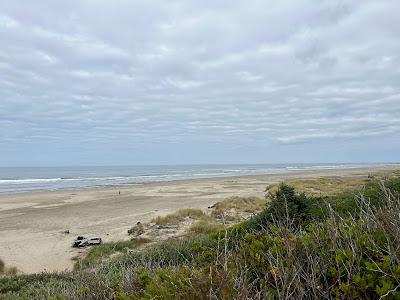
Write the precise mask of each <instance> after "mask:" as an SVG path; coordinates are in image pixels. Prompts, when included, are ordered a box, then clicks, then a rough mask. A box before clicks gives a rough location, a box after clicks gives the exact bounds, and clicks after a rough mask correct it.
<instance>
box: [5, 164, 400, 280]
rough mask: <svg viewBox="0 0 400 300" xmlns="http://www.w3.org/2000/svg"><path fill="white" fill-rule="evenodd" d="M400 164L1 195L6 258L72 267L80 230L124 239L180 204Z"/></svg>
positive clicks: (23, 265) (22, 266) (203, 203)
mask: <svg viewBox="0 0 400 300" xmlns="http://www.w3.org/2000/svg"><path fill="white" fill-rule="evenodd" d="M399 168H400V167H399V166H384V167H376V168H359V169H335V170H317V171H315V170H313V171H299V172H291V173H286V174H274V175H257V176H241V177H230V178H210V179H196V180H182V181H174V182H162V183H148V184H139V185H129V186H124V187H112V188H111V187H110V188H98V189H91V190H79V191H78V190H74V191H54V192H32V193H20V194H9V195H0V258H1V259H2V260H3V261H4V262H5V263H6V264H7V265H8V266H15V267H17V268H18V269H19V270H20V271H21V272H24V273H33V272H41V271H45V270H46V271H63V270H70V269H71V268H72V266H73V261H72V260H71V259H72V258H73V257H74V256H76V255H78V254H79V250H77V249H73V248H72V247H71V242H72V240H73V239H74V238H75V237H76V236H77V235H89V236H100V237H102V238H103V240H104V241H116V240H124V239H128V235H127V230H128V229H129V228H130V227H132V226H133V225H134V224H136V222H138V221H140V222H148V221H150V220H151V219H152V218H154V217H155V216H157V215H165V214H168V213H171V212H174V211H176V210H178V209H180V208H188V207H191V208H200V209H207V207H208V206H209V205H211V204H214V203H216V202H218V201H220V200H222V199H224V198H226V197H229V196H259V197H263V195H264V191H265V188H266V186H267V185H269V184H273V183H278V182H282V181H285V180H290V179H296V178H317V177H322V176H367V175H368V173H370V172H377V171H390V170H398V169H399ZM119 191H121V194H120V195H119ZM65 230H69V231H70V234H65V233H63V231H65Z"/></svg>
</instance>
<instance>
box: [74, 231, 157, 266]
mask: <svg viewBox="0 0 400 300" xmlns="http://www.w3.org/2000/svg"><path fill="white" fill-rule="evenodd" d="M149 242H150V240H148V239H144V238H135V239H132V240H130V241H118V242H108V243H103V244H101V245H98V246H96V247H92V248H90V250H89V251H88V253H87V254H86V255H85V257H84V258H83V259H79V258H76V259H75V260H76V261H77V266H79V267H82V266H93V265H96V264H100V263H101V262H102V261H104V260H107V259H108V258H110V256H111V255H115V254H119V253H127V252H128V251H129V250H131V249H135V248H137V247H139V246H141V245H143V244H146V243H149Z"/></svg>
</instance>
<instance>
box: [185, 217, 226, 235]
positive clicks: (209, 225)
mask: <svg viewBox="0 0 400 300" xmlns="http://www.w3.org/2000/svg"><path fill="white" fill-rule="evenodd" d="M223 228H224V226H223V225H221V224H217V223H215V222H210V221H209V220H204V219H203V220H199V221H197V222H196V223H194V224H193V225H192V226H190V228H189V231H190V232H193V233H196V234H208V233H211V232H214V231H217V230H220V229H223Z"/></svg>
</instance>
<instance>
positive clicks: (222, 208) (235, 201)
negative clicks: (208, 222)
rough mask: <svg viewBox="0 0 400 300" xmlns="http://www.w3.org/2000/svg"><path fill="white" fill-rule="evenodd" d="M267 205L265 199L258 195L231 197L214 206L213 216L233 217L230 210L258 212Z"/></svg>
mask: <svg viewBox="0 0 400 300" xmlns="http://www.w3.org/2000/svg"><path fill="white" fill-rule="evenodd" d="M264 207H265V199H262V198H258V197H230V198H227V199H225V200H223V201H221V202H218V203H216V204H215V206H214V210H213V211H212V213H211V216H212V217H214V218H219V219H222V218H227V217H228V220H229V217H231V218H232V217H233V216H232V215H230V214H229V213H230V212H233V213H235V214H239V213H250V214H253V213H256V212H259V211H261V210H262V209H263V208H264Z"/></svg>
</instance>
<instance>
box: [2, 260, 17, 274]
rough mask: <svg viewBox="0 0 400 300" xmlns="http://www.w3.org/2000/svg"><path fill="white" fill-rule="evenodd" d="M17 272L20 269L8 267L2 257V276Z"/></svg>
mask: <svg viewBox="0 0 400 300" xmlns="http://www.w3.org/2000/svg"><path fill="white" fill-rule="evenodd" d="M17 273H18V269H17V268H16V267H6V264H5V263H4V261H3V260H2V259H0V276H2V275H3V276H10V275H16V274H17Z"/></svg>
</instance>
